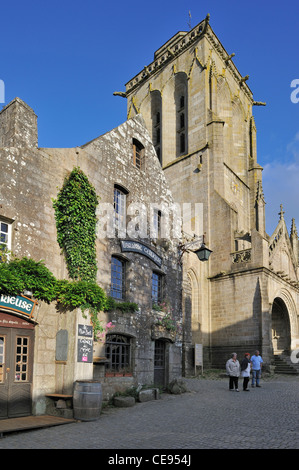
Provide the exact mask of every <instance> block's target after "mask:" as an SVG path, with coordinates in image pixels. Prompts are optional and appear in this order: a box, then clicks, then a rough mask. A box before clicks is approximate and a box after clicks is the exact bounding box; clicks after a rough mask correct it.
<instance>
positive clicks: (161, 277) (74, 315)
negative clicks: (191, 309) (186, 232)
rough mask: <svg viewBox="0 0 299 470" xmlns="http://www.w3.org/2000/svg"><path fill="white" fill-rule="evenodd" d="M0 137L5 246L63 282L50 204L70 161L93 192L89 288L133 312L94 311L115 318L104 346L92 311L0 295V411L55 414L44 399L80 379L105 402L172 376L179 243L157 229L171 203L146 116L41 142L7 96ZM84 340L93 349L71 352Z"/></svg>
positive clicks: (178, 321) (178, 318)
mask: <svg viewBox="0 0 299 470" xmlns="http://www.w3.org/2000/svg"><path fill="white" fill-rule="evenodd" d="M0 142H1V148H0V166H1V171H0V194H1V201H0V222H1V243H2V245H3V244H4V245H5V246H6V248H8V249H9V250H11V251H12V253H13V254H14V256H16V257H17V258H22V257H24V256H25V257H28V258H32V259H34V260H36V261H39V260H44V263H45V265H46V266H47V268H49V270H50V271H51V272H52V273H53V275H54V276H55V277H56V278H57V279H67V278H68V270H67V265H66V262H65V258H64V256H63V255H62V253H61V250H60V247H59V245H58V243H57V232H56V224H55V214H54V208H53V202H52V199H55V198H56V197H57V194H58V191H59V190H60V189H61V187H62V186H63V182H64V179H65V177H66V176H67V175H68V174H69V173H70V172H71V171H72V170H73V168H78V167H79V168H80V169H81V170H82V171H83V172H84V174H85V175H86V176H87V177H88V180H89V181H90V183H91V184H92V185H93V187H94V188H95V191H96V194H97V195H98V196H99V198H100V201H99V204H98V206H97V214H96V215H97V219H98V225H97V237H96V254H97V266H98V270H97V279H96V281H97V284H98V285H100V286H101V287H102V288H103V289H104V290H105V292H106V293H107V295H110V296H111V297H112V298H114V299H115V301H116V303H117V305H120V304H118V302H120V303H124V302H127V303H135V304H137V305H138V309H137V311H134V312H132V311H126V310H125V309H123V310H122V311H121V310H119V309H118V308H114V309H112V310H111V309H110V310H108V311H105V312H101V313H100V314H99V320H100V321H102V322H103V324H106V323H110V322H111V323H112V325H113V327H111V328H110V329H109V330H108V332H107V335H106V338H105V339H104V340H102V341H101V340H96V339H93V337H92V334H91V333H90V325H91V323H90V318H89V316H88V315H83V313H82V312H81V310H80V309H61V308H59V306H57V303H56V302H52V303H50V304H47V303H46V302H42V301H38V302H36V299H34V298H31V297H30V294H28V293H22V294H21V295H18V296H17V295H15V296H13V295H10V296H9V295H5V293H4V294H3V292H1V294H2V295H1V302H0V358H1V360H0V371H1V374H0V400H1V404H2V405H3V406H1V410H2V412H1V418H5V417H7V416H8V417H12V416H21V415H26V414H31V413H33V414H43V413H45V412H55V413H56V412H58V411H57V410H56V411H55V409H54V408H53V406H52V405H53V399H52V397H51V394H55V393H56V394H60V395H62V396H63V395H64V396H67V395H71V394H72V390H73V384H74V382H75V381H78V380H89V379H90V380H92V379H94V380H100V381H101V382H102V388H103V398H104V399H108V398H109V397H111V396H112V394H113V393H114V392H115V391H119V390H123V389H126V388H128V387H131V386H134V385H135V386H137V384H143V385H151V384H155V385H161V386H164V387H165V386H166V385H167V384H168V383H169V382H170V381H171V380H173V379H174V378H177V377H181V374H182V334H181V330H182V313H181V312H182V305H181V276H182V269H181V265H180V263H179V252H178V240H174V239H169V240H166V239H165V238H164V239H160V238H159V236H158V231H159V230H160V226H161V224H162V220H163V216H164V212H165V213H166V211H167V208H171V207H172V204H173V198H172V195H171V192H170V189H169V185H168V183H167V180H166V177H165V175H164V173H163V170H162V169H161V166H160V163H159V161H158V160H157V157H156V153H155V149H154V147H153V145H152V142H151V139H150V136H149V134H148V132H147V130H146V128H145V125H144V121H143V118H142V117H141V116H136V117H133V118H132V119H129V120H128V121H127V122H125V123H124V124H122V125H120V126H119V127H117V128H116V129H114V130H112V131H111V132H108V133H106V134H105V135H103V136H101V137H98V138H96V139H95V140H93V141H92V142H89V143H87V144H85V145H82V146H81V147H76V148H70V149H60V148H56V149H55V148H38V147H37V118H36V115H35V113H34V112H33V110H32V109H31V108H30V107H29V106H28V105H27V104H26V103H24V102H23V101H22V100H20V99H19V98H16V99H14V100H13V101H12V102H11V103H9V104H8V105H7V106H6V107H5V108H4V109H3V110H2V111H1V112H0ZM161 211H164V212H163V213H162V212H161ZM115 222H117V224H116V223H115ZM120 222H121V223H120ZM118 223H119V225H118ZM163 302H164V303H165V305H164V304H163V305H162V303H163ZM22 305H23V306H24V308H26V307H27V305H28V311H26V309H25V310H24V309H23V310H22V309H20V308H19V306H22ZM161 305H162V306H161ZM166 321H168V323H167V324H166V327H163V325H164V326H165V322H166ZM169 321H171V322H172V323H171V325H170V327H169ZM19 341H21V344H20V346H18V342H19ZM22 341H25V342H24V344H23V343H22ZM15 344H17V346H16V347H17V349H14V348H15ZM82 344H83V345H84V347H86V348H87V349H88V348H89V349H90V350H89V351H87V352H86V353H82V354H83V355H81V356H80V348H81V345H82ZM21 354H23V355H22V358H23V359H21ZM22 360H23V362H22ZM18 367H19V368H21V369H22V371H23V372H22V374H18V373H17V368H18ZM120 369H121V371H120ZM120 372H121V373H122V376H121V377H116V373H120ZM110 373H113V374H112V375H113V376H111V374H110ZM125 373H126V376H125ZM49 395H50V396H49ZM49 410H50V411H49Z"/></svg>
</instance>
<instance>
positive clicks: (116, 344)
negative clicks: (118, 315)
mask: <svg viewBox="0 0 299 470" xmlns="http://www.w3.org/2000/svg"><path fill="white" fill-rule="evenodd" d="M105 356H106V358H107V361H108V362H107V363H106V368H107V369H109V370H111V371H119V370H121V369H129V368H130V365H131V364H130V356H131V344H130V338H129V337H127V336H123V335H112V334H110V335H109V334H108V335H106V343H105Z"/></svg>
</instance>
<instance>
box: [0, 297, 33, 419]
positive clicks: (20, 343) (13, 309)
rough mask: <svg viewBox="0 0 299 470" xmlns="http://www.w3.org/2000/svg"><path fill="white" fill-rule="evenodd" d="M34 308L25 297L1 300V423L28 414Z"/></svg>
mask: <svg viewBox="0 0 299 470" xmlns="http://www.w3.org/2000/svg"><path fill="white" fill-rule="evenodd" d="M34 307H35V302H34V301H32V300H31V299H29V298H26V297H22V296H15V297H14V296H5V295H1V297H0V419H4V418H13V417H19V416H28V415H30V414H31V410H32V380H33V355H34V337H35V331H34V329H35V323H34V322H33V320H32V314H33V310H34Z"/></svg>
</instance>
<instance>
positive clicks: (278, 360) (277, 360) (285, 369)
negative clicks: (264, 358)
mask: <svg viewBox="0 0 299 470" xmlns="http://www.w3.org/2000/svg"><path fill="white" fill-rule="evenodd" d="M274 365H275V370H274V371H275V373H276V374H289V375H293V374H298V370H297V368H296V367H293V365H292V364H289V363H288V362H287V360H286V359H285V358H283V357H282V356H279V355H274Z"/></svg>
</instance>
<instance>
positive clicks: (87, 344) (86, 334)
mask: <svg viewBox="0 0 299 470" xmlns="http://www.w3.org/2000/svg"><path fill="white" fill-rule="evenodd" d="M92 359H93V328H92V326H91V325H81V324H79V325H78V356H77V361H78V362H86V363H91V362H92Z"/></svg>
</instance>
